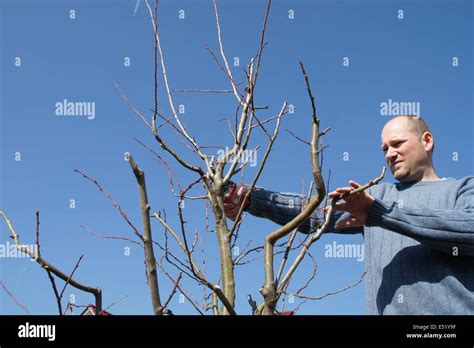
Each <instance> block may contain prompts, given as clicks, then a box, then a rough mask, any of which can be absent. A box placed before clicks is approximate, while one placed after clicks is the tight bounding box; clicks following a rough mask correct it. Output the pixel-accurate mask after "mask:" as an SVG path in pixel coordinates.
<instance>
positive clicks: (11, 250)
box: [0, 242, 37, 261]
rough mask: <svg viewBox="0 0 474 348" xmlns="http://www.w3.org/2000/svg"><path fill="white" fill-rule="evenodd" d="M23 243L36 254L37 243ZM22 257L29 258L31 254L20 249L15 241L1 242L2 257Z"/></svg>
mask: <svg viewBox="0 0 474 348" xmlns="http://www.w3.org/2000/svg"><path fill="white" fill-rule="evenodd" d="M22 245H23V246H25V247H27V248H29V249H30V250H32V251H33V252H34V253H35V254H36V253H37V246H36V245H25V244H22ZM21 257H24V258H29V257H30V255H28V254H26V253H24V252H21V251H20V250H18V249H17V247H16V245H15V244H14V243H10V242H6V243H5V244H0V258H21ZM32 260H33V259H32ZM33 261H34V260H33Z"/></svg>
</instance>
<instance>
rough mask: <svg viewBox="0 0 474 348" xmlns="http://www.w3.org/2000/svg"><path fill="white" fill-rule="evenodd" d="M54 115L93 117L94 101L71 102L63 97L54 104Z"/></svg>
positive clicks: (91, 118) (90, 118) (89, 118)
mask: <svg viewBox="0 0 474 348" xmlns="http://www.w3.org/2000/svg"><path fill="white" fill-rule="evenodd" d="M55 108H56V116H85V117H87V119H88V120H93V119H94V118H95V102H72V101H68V100H67V99H64V100H63V101H58V102H57V103H56V104H55Z"/></svg>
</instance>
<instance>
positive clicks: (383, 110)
mask: <svg viewBox="0 0 474 348" xmlns="http://www.w3.org/2000/svg"><path fill="white" fill-rule="evenodd" d="M420 108H421V105H420V102H415V101H403V102H399V101H393V100H392V99H389V100H387V101H383V102H381V103H380V116H399V115H416V116H420V115H421V113H420V112H421V111H420Z"/></svg>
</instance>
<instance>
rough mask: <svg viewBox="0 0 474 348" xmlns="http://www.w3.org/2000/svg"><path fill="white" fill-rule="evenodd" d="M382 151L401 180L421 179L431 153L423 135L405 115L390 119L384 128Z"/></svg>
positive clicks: (394, 174) (392, 170) (395, 174)
mask: <svg viewBox="0 0 474 348" xmlns="http://www.w3.org/2000/svg"><path fill="white" fill-rule="evenodd" d="M381 148H382V151H384V154H385V160H386V161H387V163H388V166H389V168H390V171H391V172H392V174H393V176H394V177H395V178H396V179H397V180H399V181H400V182H410V181H415V180H421V179H422V177H423V173H424V171H425V168H426V167H427V165H429V154H428V152H427V151H426V149H425V145H424V143H423V142H422V137H421V135H419V134H418V133H417V132H416V130H415V129H414V128H412V126H411V125H410V123H409V121H408V120H407V119H405V118H404V117H398V118H395V119H393V120H390V121H389V122H388V123H387V124H386V125H385V127H384V129H383V130H382V146H381Z"/></svg>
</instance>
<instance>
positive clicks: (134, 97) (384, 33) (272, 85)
mask: <svg viewBox="0 0 474 348" xmlns="http://www.w3.org/2000/svg"><path fill="white" fill-rule="evenodd" d="M135 6H136V1H135V0H130V1H125V0H119V1H106V0H100V1H26V0H22V1H8V0H1V1H0V43H1V44H0V63H1V64H0V65H1V70H0V77H1V78H0V130H1V132H0V137H1V138H0V140H1V143H0V144H1V146H0V148H1V162H0V164H1V166H0V168H1V171H0V185H1V186H0V187H1V190H0V207H1V209H3V210H5V212H6V213H7V214H8V216H9V217H10V219H11V220H12V222H13V224H14V226H15V227H16V229H17V231H18V233H19V234H20V236H21V239H22V242H23V243H26V244H32V243H34V240H35V235H34V231H35V212H36V210H37V209H39V210H40V212H41V245H42V255H43V257H44V258H45V259H47V260H49V261H50V262H52V263H53V264H55V265H56V266H57V267H59V268H60V269H62V270H64V271H65V272H69V271H70V270H72V268H73V266H74V264H75V263H76V260H77V258H78V257H79V256H80V255H81V254H85V258H84V260H83V262H82V264H81V266H80V268H79V270H78V272H77V273H76V277H77V279H78V280H79V281H81V282H84V283H86V284H90V285H93V286H99V287H101V288H102V289H103V293H104V305H105V306H107V305H108V304H110V303H112V302H114V301H115V300H117V299H119V298H120V297H122V296H123V295H127V298H126V299H125V300H123V301H122V302H120V303H118V304H117V305H115V306H114V307H112V308H111V309H110V311H111V312H112V313H114V314H151V313H152V308H151V301H150V298H149V291H148V289H147V286H146V283H145V276H144V273H145V272H144V267H143V252H142V250H141V249H139V248H138V247H135V246H134V245H130V244H127V243H125V242H122V241H111V240H104V239H99V238H97V237H94V236H91V235H90V234H88V233H87V232H86V231H84V230H83V229H82V228H81V227H80V226H81V225H84V226H87V227H88V228H90V229H92V230H95V231H96V232H97V233H103V234H110V235H120V236H125V237H130V238H133V232H132V231H131V229H130V228H129V227H128V225H127V224H126V223H125V222H124V221H123V219H122V217H121V216H120V215H119V214H118V212H117V211H116V210H115V208H114V207H113V206H112V205H111V204H110V203H109V202H108V201H107V199H106V198H105V197H104V196H103V195H102V194H101V193H100V192H99V191H98V190H97V189H96V188H95V187H94V186H93V185H92V184H91V183H90V182H87V181H86V180H84V179H83V178H82V177H80V176H79V175H78V174H76V173H74V169H75V168H78V169H80V170H82V171H84V172H85V173H87V174H88V175H91V176H92V177H94V178H96V179H98V180H99V181H100V182H101V184H102V185H103V186H104V188H105V189H106V190H107V191H108V192H109V193H111V194H112V195H113V196H114V197H115V198H116V200H117V201H118V202H119V203H120V204H121V206H122V207H123V209H124V210H125V211H126V212H127V214H128V215H129V217H130V219H131V220H132V221H134V222H135V224H136V225H137V226H140V225H141V218H140V211H139V206H138V193H137V187H136V184H135V179H134V177H133V175H132V173H131V171H130V168H129V165H128V163H127V162H126V161H124V153H125V152H131V153H132V154H133V156H134V157H135V159H136V161H137V163H138V164H139V166H140V167H141V168H142V169H144V170H145V171H146V177H147V186H148V191H149V200H150V203H151V205H152V211H154V212H156V211H158V210H162V209H165V210H166V212H167V215H168V218H169V222H170V224H171V225H172V226H174V227H176V228H177V227H178V221H177V218H176V203H177V201H176V198H174V197H173V195H172V194H171V193H170V192H169V186H168V176H167V172H166V170H165V169H164V168H163V167H162V166H161V165H160V164H159V163H158V162H156V161H155V160H153V159H152V157H151V156H150V154H149V153H148V151H147V150H145V149H144V148H142V147H141V146H140V145H139V144H138V143H137V142H135V141H134V140H133V137H137V138H138V139H140V140H141V141H143V142H145V143H146V144H148V145H152V146H153V147H154V149H155V150H157V151H159V147H158V146H157V145H156V144H155V143H154V140H153V138H152V137H151V134H150V133H149V131H148V130H147V129H146V127H145V126H144V125H143V124H142V123H141V122H140V121H139V119H138V118H137V117H136V116H135V115H134V114H133V113H132V112H131V111H130V109H129V107H128V106H127V105H126V103H124V101H123V100H122V98H121V96H120V94H119V93H118V91H117V89H116V88H115V86H114V82H117V84H119V85H120V87H121V89H122V90H123V91H124V93H126V94H127V96H128V98H129V99H130V100H131V101H132V102H133V103H134V105H135V106H136V107H137V108H138V109H139V110H140V111H142V112H143V113H144V114H146V115H147V116H149V117H150V116H151V113H150V109H152V108H153V32H152V27H151V23H150V19H149V17H148V12H147V9H146V6H145V2H144V0H142V1H141V3H140V5H139V7H138V10H137V13H136V14H135V15H134V10H135ZM218 6H219V9H220V16H221V18H220V19H221V25H222V35H223V40H224V49H225V51H226V54H227V57H228V59H229V61H230V63H231V64H232V63H233V59H234V57H238V58H239V60H240V66H238V67H235V66H232V71H233V73H234V76H235V77H236V79H237V80H238V81H243V79H244V75H243V68H244V67H245V66H246V64H247V63H248V62H249V60H250V58H251V57H253V56H254V55H255V54H256V52H257V50H258V44H259V40H260V36H259V35H260V30H261V24H262V20H263V15H264V11H265V7H266V2H265V1H236V0H235V1H231V0H229V1H218ZM71 9H72V10H74V11H75V16H76V18H75V19H70V18H69V15H70V10H71ZM180 10H184V15H185V18H184V19H180V18H179V13H180V12H179V11H180ZM291 10H292V11H294V12H293V13H294V18H293V19H290V18H289V11H291ZM399 10H403V19H399V18H398V17H399ZM158 16H159V27H160V34H161V41H162V47H163V50H164V54H165V59H166V62H167V69H168V74H169V78H170V83H171V87H172V88H173V89H177V90H179V89H228V88H230V84H229V82H228V80H226V77H225V75H224V74H223V73H222V71H221V70H220V69H219V67H218V66H217V65H216V63H215V62H214V60H213V59H212V57H211V56H210V54H209V52H208V51H207V50H206V49H205V44H207V45H208V46H209V47H210V48H211V49H212V50H213V51H214V52H215V53H216V54H217V53H218V42H217V31H216V26H215V18H214V11H213V5H212V1H207V0H206V1H204V0H200V1H181V0H177V1H166V0H162V1H160V5H159V14H158ZM472 19H473V5H472V2H471V1H462V0H454V1H447V0H446V1H427V0H426V1H421V0H420V1H348V0H347V1H341V0H335V1H329V0H325V1H323V0H318V1H295V2H290V1H288V0H279V1H278V0H277V1H273V3H272V8H271V11H270V17H269V20H268V29H267V33H266V41H267V42H268V45H267V47H266V48H265V51H264V56H263V60H262V68H261V72H260V75H259V81H258V83H257V87H256V92H255V93H256V94H255V100H256V104H257V105H267V106H268V107H269V109H268V110H265V111H261V113H260V117H261V118H265V117H270V116H273V115H275V114H276V113H277V112H278V110H279V109H280V107H281V105H282V103H283V102H284V101H287V102H288V103H289V104H292V105H294V107H295V112H294V113H293V114H288V115H287V116H286V117H285V118H284V121H283V125H282V130H281V133H280V136H279V138H278V140H277V142H276V144H275V146H274V150H273V152H272V154H271V157H270V159H269V162H268V164H267V166H266V169H265V171H264V173H263V175H262V177H261V179H260V181H259V186H262V187H265V188H268V189H272V190H279V191H288V192H302V191H303V192H306V191H307V189H308V185H309V182H310V180H311V170H310V162H309V153H308V148H307V147H306V146H305V145H304V144H302V143H300V142H299V141H297V140H296V139H294V138H293V137H292V136H291V135H290V134H288V133H287V132H285V131H284V129H285V128H288V129H291V130H292V131H293V132H295V133H297V134H298V135H300V136H301V137H305V138H309V135H310V134H309V129H310V128H309V124H310V112H311V108H310V104H309V100H308V97H307V92H306V89H305V85H304V81H303V79H302V76H301V73H300V70H299V65H298V61H299V60H303V61H304V63H305V66H306V69H307V72H308V74H309V76H310V80H311V85H312V88H313V93H314V94H315V97H316V104H317V109H318V115H319V117H320V118H321V123H322V127H323V128H325V127H331V128H332V130H331V132H330V133H329V134H328V136H327V137H326V138H325V142H326V143H327V144H329V145H330V147H329V148H328V149H327V150H326V152H325V155H324V170H325V173H326V176H327V173H328V170H329V169H330V170H331V172H332V176H331V188H334V187H337V186H341V185H345V184H346V183H347V181H348V180H349V179H353V180H356V181H359V182H362V183H363V182H366V181H368V180H370V179H371V178H373V177H375V176H377V175H378V174H379V172H380V169H381V167H382V166H383V165H384V161H383V156H382V152H381V151H380V148H379V146H380V136H379V134H380V131H381V129H382V127H383V125H384V123H385V122H386V121H387V120H388V119H390V118H391V117H392V116H390V115H381V112H380V105H381V103H383V102H388V101H389V100H392V101H394V102H414V103H419V105H420V110H421V116H422V117H423V118H424V119H425V120H426V121H427V122H428V123H429V125H430V127H431V129H432V131H433V133H434V136H435V141H436V151H435V154H434V160H435V167H436V169H437V171H438V174H439V175H440V176H443V177H455V178H460V177H463V176H466V175H472V173H473V158H472V150H473V140H472V138H473V123H472V122H473V121H472V114H473V101H472V95H473V84H472V81H473V69H472V42H473V37H472V36H473V24H472V23H473V21H472ZM17 57H20V59H21V66H15V61H16V60H15V59H16V58H17ZM125 57H129V58H130V62H131V64H130V66H124V59H125ZM344 57H348V58H349V66H344V65H343V59H344ZM454 57H457V61H458V65H457V66H453V59H454ZM64 99H67V100H69V101H77V102H81V101H86V102H94V103H95V108H96V109H95V118H94V119H91V120H88V119H87V117H59V116H57V115H56V114H55V104H56V103H57V102H61V101H62V100H64ZM175 102H176V104H178V105H179V104H183V105H184V106H185V113H184V114H183V115H181V118H182V120H183V122H184V123H185V124H186V126H187V128H188V129H189V131H190V133H192V134H194V135H195V137H196V139H197V141H198V142H199V143H200V144H202V145H218V146H224V147H225V146H231V138H230V137H229V132H228V128H227V124H226V123H225V122H221V121H219V119H222V118H226V117H228V118H231V119H233V117H234V113H235V108H236V104H235V99H234V98H233V96H232V95H230V94H201V93H199V94H191V93H176V94H175ZM159 109H160V111H162V112H163V113H165V114H168V115H169V114H170V109H169V106H168V104H167V101H166V96H165V94H164V85H163V83H162V81H160V85H159ZM162 134H163V136H164V137H166V139H168V141H169V142H170V144H171V145H173V146H175V147H176V149H177V150H178V151H180V152H181V153H182V154H183V155H184V157H185V158H187V159H188V160H190V161H193V163H196V164H198V163H199V162H198V160H197V158H196V157H195V156H193V155H192V154H189V153H186V149H185V148H184V147H183V146H182V144H181V143H180V142H179V141H178V140H177V139H176V137H175V136H174V133H173V132H172V131H170V130H169V129H163V133H162ZM250 145H251V146H252V147H253V146H256V145H261V148H262V149H263V148H265V145H266V137H265V136H264V134H263V133H262V132H261V131H256V132H255V133H254V138H253V139H252V141H251V144H250ZM17 152H19V153H20V154H21V161H15V153H17ZM159 152H160V151H159ZM215 152H216V149H208V153H210V154H215ZM160 154H162V155H164V156H165V157H166V158H167V159H168V162H169V163H170V164H172V165H173V168H174V169H175V171H176V174H177V176H178V179H179V181H180V182H181V183H183V184H185V183H189V182H191V181H192V180H194V176H193V174H190V173H187V172H186V171H184V170H182V168H180V167H179V166H178V165H177V164H175V163H174V162H173V161H172V159H171V158H169V157H168V156H167V155H166V154H163V153H162V152H160ZM261 157H263V150H262V151H260V152H258V153H257V160H258V162H257V163H259V160H260V159H261ZM255 172H256V168H251V167H249V168H248V169H247V170H246V172H245V177H244V178H240V177H236V178H235V180H236V181H241V180H242V181H243V182H246V183H248V182H250V181H251V180H252V178H253V175H254V174H255ZM384 180H385V181H388V182H393V178H392V177H391V175H390V174H388V175H387V176H386V178H385V179H384ZM303 186H304V189H303ZM202 192H203V190H202V189H196V190H195V191H194V192H193V193H194V194H199V193H202ZM71 199H74V200H75V204H76V206H75V208H74V209H72V208H70V200H71ZM204 212H205V210H204V204H203V203H202V202H187V203H186V205H185V209H184V213H185V216H186V219H187V221H188V222H189V223H188V231H190V232H191V233H192V231H194V229H198V230H199V231H200V234H201V238H202V244H203V245H204V248H205V255H206V269H207V273H208V275H209V278H210V279H211V280H212V281H217V280H218V273H217V272H218V265H219V262H218V254H217V249H216V238H215V234H214V233H212V232H207V231H205V229H204V228H205V220H204ZM246 220H247V221H246V222H245V224H244V226H243V227H242V230H241V233H240V234H241V237H240V238H239V243H238V246H239V247H240V249H241V250H242V249H243V248H244V246H245V245H246V244H247V242H249V241H250V240H252V246H257V245H261V244H262V242H263V239H264V236H265V235H266V233H268V232H271V231H272V229H274V228H275V227H276V226H275V225H274V224H272V223H271V222H268V221H263V220H260V219H257V218H254V217H247V219H246ZM152 224H153V232H154V236H155V239H156V240H159V241H163V228H162V227H160V226H159V224H158V223H157V222H156V221H153V222H152ZM0 231H1V233H0V243H1V244H3V245H6V244H7V243H8V242H9V241H11V240H10V239H9V238H8V233H7V229H6V226H5V225H4V224H3V223H2V224H1V227H0ZM333 242H336V243H342V244H361V243H363V240H362V237H361V236H338V235H333V234H331V235H325V236H323V237H322V238H321V240H320V241H319V242H318V243H317V244H315V245H314V246H313V249H312V253H313V255H314V256H315V258H316V261H317V263H318V274H317V276H316V278H315V280H314V281H313V282H312V283H311V285H310V286H309V287H308V289H307V290H306V292H305V294H306V295H310V296H311V295H312V296H317V295H321V294H324V293H326V292H328V291H333V290H337V289H340V288H343V287H345V286H346V285H348V284H350V283H354V282H355V281H357V280H358V279H359V278H360V275H361V274H362V272H363V271H364V263H363V262H360V261H357V260H356V258H350V257H346V258H328V257H325V254H324V251H325V246H326V245H331V244H332V243H333ZM126 247H130V250H131V255H130V256H126V255H124V248H126ZM156 253H157V257H160V256H161V255H162V254H161V252H160V251H159V250H158V249H157V251H156ZM177 253H178V252H177ZM198 254H200V252H199V253H198ZM196 257H197V259H198V260H199V259H200V256H199V255H198V256H196ZM306 261H307V262H305V263H304V264H303V266H302V267H301V268H300V269H299V271H298V274H297V275H296V276H295V279H294V281H293V286H292V287H291V288H290V291H294V290H296V289H298V287H299V286H301V285H302V284H304V282H305V280H306V278H307V277H308V275H309V274H310V273H311V270H312V269H311V263H310V262H309V260H306ZM167 269H168V270H169V271H170V272H171V273H172V274H173V275H174V276H175V277H176V276H177V272H176V270H175V269H174V268H173V266H171V265H167ZM159 277H160V290H161V293H162V294H163V295H162V297H163V298H166V297H167V295H168V293H169V291H170V289H171V288H172V284H171V283H170V282H169V281H168V280H167V279H166V278H165V276H164V275H162V274H160V275H159ZM0 280H2V281H3V282H4V283H5V285H6V286H7V287H8V288H9V289H10V290H11V291H13V292H14V293H15V296H16V297H17V298H18V299H19V300H20V301H21V302H22V303H24V304H25V305H26V306H27V307H28V309H29V310H30V312H31V313H34V314H55V313H56V305H55V299H54V296H53V292H52V289H51V285H50V283H49V280H48V278H47V276H46V274H45V272H44V271H43V270H41V269H40V268H39V266H38V265H36V264H35V263H32V262H31V261H29V260H27V259H20V258H1V259H0ZM236 283H237V312H238V313H241V314H249V313H250V307H249V306H248V304H247V300H246V297H247V294H251V295H252V296H253V298H254V299H257V300H258V301H259V302H260V301H261V296H260V294H259V293H258V289H259V288H260V286H261V285H262V283H263V260H262V259H261V258H260V259H258V260H256V261H254V262H253V263H251V264H250V265H247V266H238V267H237V268H236ZM184 284H185V287H186V288H187V289H188V290H190V291H191V292H193V293H194V296H195V297H196V298H197V299H198V300H199V301H200V302H202V297H203V295H202V288H200V287H197V286H195V285H194V283H193V281H191V280H186V281H185V283H184ZM298 285H299V286H298ZM71 294H73V295H75V300H76V303H77V304H88V303H92V298H91V296H90V295H88V294H83V293H81V292H79V291H77V290H75V289H74V288H71V287H69V288H68V289H67V290H66V293H65V296H67V297H69V296H70V295H71ZM299 303H300V302H299V300H295V301H294V303H289V304H287V307H286V308H287V309H292V308H294V307H296V306H298V304H299ZM170 308H171V309H172V310H173V311H174V312H175V313H176V314H194V313H195V311H194V310H193V309H192V307H191V305H190V304H189V302H188V301H187V300H185V301H184V303H181V302H180V297H179V296H175V297H174V299H173V300H172V302H171V304H170ZM0 313H2V314H21V313H22V310H21V309H20V308H19V307H17V306H16V305H15V304H14V303H13V302H12V301H11V299H10V298H8V297H7V296H6V295H5V294H4V293H3V292H0ZM298 313H299V314H363V313H364V286H363V284H361V285H359V286H358V287H356V288H353V289H350V290H348V291H346V292H344V293H341V294H338V295H336V296H331V297H328V298H325V299H323V300H321V301H313V302H306V303H305V304H304V305H303V306H301V308H300V310H299V312H298Z"/></svg>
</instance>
